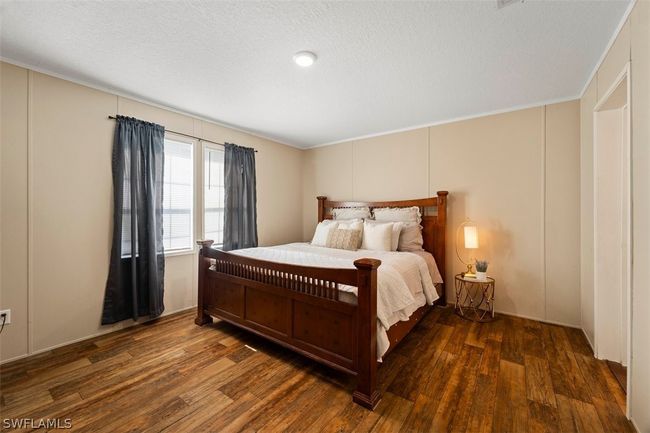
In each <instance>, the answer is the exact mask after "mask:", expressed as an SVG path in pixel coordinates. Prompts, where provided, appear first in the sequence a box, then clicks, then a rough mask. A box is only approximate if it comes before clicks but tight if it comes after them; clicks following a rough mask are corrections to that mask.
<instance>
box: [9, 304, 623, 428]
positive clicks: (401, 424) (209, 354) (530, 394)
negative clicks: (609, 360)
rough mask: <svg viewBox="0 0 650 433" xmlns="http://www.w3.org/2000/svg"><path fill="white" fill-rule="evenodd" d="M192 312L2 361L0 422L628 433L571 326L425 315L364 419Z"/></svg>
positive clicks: (446, 312) (263, 348) (333, 381)
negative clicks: (195, 319)
mask: <svg viewBox="0 0 650 433" xmlns="http://www.w3.org/2000/svg"><path fill="white" fill-rule="evenodd" d="M193 316H194V312H186V313H182V314H179V315H175V316H170V317H168V318H165V319H162V320H159V321H157V322H155V323H150V324H146V325H142V326H139V327H137V328H131V329H128V330H124V331H120V332H118V333H114V334H110V335H106V336H102V337H98V338H95V339H93V340H89V341H86V342H82V343H78V344H74V345H71V346H66V347H63V348H60V349H56V350H53V351H51V352H50V353H47V354H42V355H38V356H35V357H32V358H28V359H25V360H21V361H18V362H14V363H11V364H8V365H5V366H2V367H1V369H0V389H1V392H2V395H1V400H0V412H1V413H2V415H1V418H2V419H3V420H4V419H16V418H32V419H35V422H38V420H40V419H55V418H56V419H59V420H60V423H63V420H64V419H69V420H70V421H71V423H72V429H73V430H79V431H92V432H124V431H132V432H140V431H143V432H158V431H168V432H186V431H187V432H189V431H191V432H204V431H214V432H230V431H233V432H234V431H247V432H252V431H287V432H290V431H296V432H298V431H300V432H302V431H313V432H319V433H327V432H332V433H334V432H369V431H373V432H374V431H384V432H398V431H400V432H412V431H413V432H415V431H422V432H443V431H444V432H448V431H449V432H451V431H453V432H494V433H501V432H549V433H550V432H564V433H573V432H576V433H577V432H588V433H597V432H607V433H609V432H632V431H634V429H633V428H632V426H631V425H630V423H629V422H628V421H627V420H626V419H625V416H624V413H625V395H624V394H623V391H622V390H621V388H620V387H619V385H618V383H617V381H616V379H615V378H614V376H613V375H612V373H611V372H610V370H609V368H608V367H607V365H606V364H605V362H602V361H598V360H596V359H595V358H593V356H592V353H591V349H590V348H589V346H588V345H587V342H586V340H585V339H584V336H583V334H582V332H581V331H579V330H576V329H570V328H564V327H560V326H553V325H547V324H543V323H539V322H535V321H531V320H525V319H520V318H515V317H509V316H500V317H499V320H497V321H495V322H493V323H488V324H478V323H471V322H467V321H465V320H463V319H461V318H459V317H457V316H456V315H454V314H453V312H452V310H451V309H450V308H446V309H441V308H436V309H435V310H433V311H432V312H431V313H430V314H429V315H428V316H427V317H426V318H425V319H424V320H423V321H422V323H420V325H418V326H417V327H416V328H415V329H414V331H413V332H412V333H411V334H410V335H409V336H408V337H407V338H406V339H405V340H404V341H403V342H402V344H401V345H400V346H399V347H398V348H397V349H396V350H395V351H394V352H393V353H391V354H390V355H389V356H388V357H387V358H386V359H385V360H384V365H383V366H382V367H381V368H380V369H379V380H380V386H381V389H382V392H383V399H382V401H381V403H380V404H379V406H378V407H377V409H376V410H375V412H369V411H367V410H366V409H363V408H362V407H360V406H358V405H356V404H353V403H352V400H351V397H350V390H351V389H352V388H353V385H354V383H353V380H351V379H350V378H348V377H347V376H345V375H343V374H339V373H337V372H334V371H332V370H329V369H327V368H325V367H321V366H319V365H316V364H315V363H313V362H311V361H309V360H306V359H304V358H302V357H300V356H298V355H295V354H293V353H291V352H289V351H287V350H284V349H282V348H280V347H278V346H275V345H273V344H271V343H267V342H265V341H263V340H262V339H260V338H257V337H255V336H252V335H250V334H247V333H244V332H243V331H239V330H237V329H236V328H234V327H232V326H230V325H228V324H225V323H223V322H219V323H215V324H212V325H209V326H205V327H202V328H200V327H197V326H195V325H194V323H193ZM249 347H250V348H253V349H254V350H251V349H250V348H249ZM199 371H200V372H201V374H200V375H199V374H197V373H198V372H199ZM5 427H6V426H5V425H3V428H5Z"/></svg>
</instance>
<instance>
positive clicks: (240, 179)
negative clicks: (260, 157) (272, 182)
mask: <svg viewBox="0 0 650 433" xmlns="http://www.w3.org/2000/svg"><path fill="white" fill-rule="evenodd" d="M255 184H256V181H255V150H254V149H250V148H247V147H241V146H237V145H235V144H231V143H226V144H225V155H224V186H225V205H224V207H225V216H224V228H223V249H224V250H225V251H230V250H237V249H240V248H251V247H256V246H257V193H256V191H255V187H256V185H255Z"/></svg>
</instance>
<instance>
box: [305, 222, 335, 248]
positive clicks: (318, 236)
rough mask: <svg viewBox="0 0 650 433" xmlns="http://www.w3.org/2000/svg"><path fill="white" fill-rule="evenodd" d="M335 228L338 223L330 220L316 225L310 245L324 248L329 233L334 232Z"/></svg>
mask: <svg viewBox="0 0 650 433" xmlns="http://www.w3.org/2000/svg"><path fill="white" fill-rule="evenodd" d="M337 226H338V223H337V222H336V221H332V220H323V221H322V222H320V223H318V225H317V226H316V231H315V232H314V237H313V238H312V240H311V244H312V245H316V246H318V247H324V246H326V245H327V238H328V236H329V234H330V231H332V230H335V229H336V227H337Z"/></svg>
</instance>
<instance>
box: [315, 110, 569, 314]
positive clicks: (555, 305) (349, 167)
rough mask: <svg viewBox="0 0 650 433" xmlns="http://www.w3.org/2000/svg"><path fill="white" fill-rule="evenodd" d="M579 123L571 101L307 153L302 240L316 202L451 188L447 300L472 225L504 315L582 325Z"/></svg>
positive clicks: (416, 194)
mask: <svg viewBox="0 0 650 433" xmlns="http://www.w3.org/2000/svg"><path fill="white" fill-rule="evenodd" d="M578 118H579V104H578V102H577V101H573V102H568V103H563V104H556V105H550V106H547V107H538V108H532V109H528V110H520V111H514V112H510V113H506V114H499V115H495V116H487V117H482V118H478V119H472V120H467V121H462V122H456V123H450V124H446V125H440V126H434V127H431V128H421V129H417V130H413V131H407V132H402V133H397V134H389V135H385V136H380V137H374V138H369V139H364V140H358V141H351V142H346V143H342V144H337V145H333V146H327V147H322V148H316V149H311V150H308V151H306V155H305V165H304V172H303V173H304V181H303V183H304V198H303V204H304V213H303V215H304V221H303V227H304V233H303V238H304V239H306V240H307V239H309V238H311V236H312V234H313V230H314V227H315V225H316V199H315V197H316V196H317V195H326V196H328V197H331V198H333V199H357V200H374V199H387V200H391V199H400V198H420V197H425V196H428V195H430V194H435V191H437V190H442V189H446V190H449V191H450V199H449V225H448V232H447V236H448V239H450V240H452V241H451V242H449V243H448V250H447V256H448V257H449V260H447V263H448V269H447V275H448V276H450V277H448V287H447V292H448V299H452V297H451V287H452V285H451V284H449V283H451V281H452V278H453V277H452V276H453V275H454V273H456V272H460V271H461V270H462V265H461V264H460V263H459V262H458V260H457V259H456V256H455V252H454V242H453V239H454V237H455V230H456V227H457V225H458V224H460V222H462V221H463V220H464V218H465V217H471V218H472V219H473V220H475V221H476V222H478V223H479V226H480V241H481V245H482V247H481V250H480V255H481V256H482V257H485V258H487V259H488V260H490V261H491V267H490V273H492V274H493V275H495V276H496V277H497V279H498V292H497V301H496V306H497V309H499V310H500V311H505V312H510V313H514V314H519V315H523V316H528V317H534V318H538V319H543V320H549V321H554V322H560V323H566V324H569V325H574V326H577V325H578V324H579V323H580V309H579V275H578V274H577V272H576V271H577V269H578V263H579V132H580V131H579V122H578Z"/></svg>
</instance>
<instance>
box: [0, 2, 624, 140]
mask: <svg viewBox="0 0 650 433" xmlns="http://www.w3.org/2000/svg"><path fill="white" fill-rule="evenodd" d="M627 7H628V2H627V1H530V0H529V1H527V2H525V3H516V4H513V5H511V6H508V7H506V8H504V9H497V8H496V1H474V2H462V1H449V2H352V1H350V2H347V1H345V2H275V1H274V2H245V1H241V2H217V1H173V2H172V1H164V2H163V1H156V2H146V1H131V2H127V1H122V2H116V1H93V2H90V1H88V2H81V1H49V2H45V1H31V2H30V1H19V2H8V1H5V0H3V1H2V3H1V10H0V14H1V17H0V18H1V20H2V22H1V24H2V28H1V33H0V37H1V38H2V39H1V45H0V55H1V56H2V57H3V58H4V59H7V60H9V61H14V62H18V63H21V64H25V65H29V66H32V67H34V68H35V69H39V70H43V71H49V72H53V73H56V74H60V75H63V76H65V77H68V78H71V79H73V80H77V81H82V82H86V83H89V84H92V85H96V86H99V87H102V88H107V89H111V90H115V91H117V92H119V93H122V94H128V95H133V96H136V97H139V98H141V99H145V100H149V101H152V102H157V103H159V104H163V105H166V106H169V107H173V108H176V109H179V110H182V111H186V112H189V113H193V114H197V115H200V116H202V117H206V118H209V119H213V120H216V121H219V122H220V123H223V124H227V125H233V126H236V127H239V128H242V129H246V130H249V131H251V132H254V133H258V134H261V135H264V136H267V137H270V138H274V139H278V140H280V141H283V142H285V143H289V144H294V145H297V146H301V147H309V146H313V145H318V144H324V143H331V142H335V141H340V140H344V139H348V138H354V137H359V136H364V135H370V134H377V133H381V132H386V131H392V130H398V129H405V128H409V127H414V126H419V125H425V124H431V123H436V122H442V121H445V120H449V119H454V118H459V117H465V116H472V115H476V114H479V113H486V112H491V111H497V110H504V109H508V108H512V107H517V106H524V105H531V104H537V103H544V102H547V101H553V100H561V99H566V98H571V97H576V96H578V95H579V93H580V91H581V89H582V87H583V86H584V84H585V82H586V80H587V79H588V77H589V75H590V73H591V71H592V70H593V68H594V66H595V65H596V63H597V61H598V60H599V58H600V56H601V55H602V53H603V52H604V50H605V48H606V47H607V44H608V42H609V40H610V39H611V37H612V34H613V33H614V31H615V30H616V27H617V25H618V23H619V21H620V20H621V18H622V16H623V14H624V13H625V10H626V9H627ZM299 50H311V51H314V52H315V53H317V55H318V60H317V62H316V63H315V64H314V66H312V67H311V68H308V69H302V68H299V67H297V66H296V65H295V64H294V63H293V62H292V59H291V57H292V55H293V54H294V53H295V52H296V51H299Z"/></svg>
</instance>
